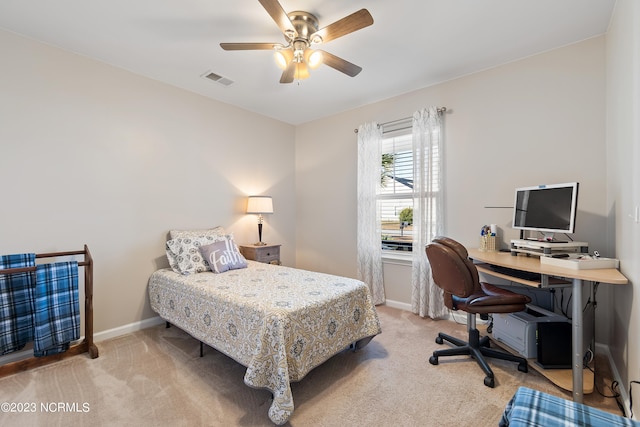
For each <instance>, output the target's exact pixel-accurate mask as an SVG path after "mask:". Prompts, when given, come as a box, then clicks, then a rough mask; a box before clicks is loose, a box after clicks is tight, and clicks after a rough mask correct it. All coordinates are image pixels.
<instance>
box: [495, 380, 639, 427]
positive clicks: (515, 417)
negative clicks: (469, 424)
mask: <svg viewBox="0 0 640 427" xmlns="http://www.w3.org/2000/svg"><path fill="white" fill-rule="evenodd" d="M498 426H499V427H507V426H508V427H523V426H524V427H538V426H540V427H601V426H602V427H619V426H635V427H639V426H640V423H639V422H637V421H633V420H630V419H629V418H624V417H621V416H620V415H616V414H612V413H609V412H605V411H602V410H600V409H596V408H592V407H590V406H587V405H584V404H582V403H576V402H573V401H571V400H566V399H562V398H560V397H556V396H552V395H550V394H547V393H543V392H541V391H537V390H532V389H530V388H527V387H520V388H519V389H518V391H517V392H516V394H514V395H513V397H512V398H511V401H510V402H509V403H508V404H507V407H506V408H505V410H504V414H503V415H502V418H501V419H500V422H499V424H498Z"/></svg>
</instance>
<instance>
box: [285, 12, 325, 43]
mask: <svg viewBox="0 0 640 427" xmlns="http://www.w3.org/2000/svg"><path fill="white" fill-rule="evenodd" d="M287 16H288V17H289V19H290V20H291V24H293V28H295V29H296V32H297V33H298V36H297V37H295V35H291V37H290V38H289V34H285V39H287V42H289V43H291V42H297V41H301V42H304V43H305V45H306V47H309V45H310V44H311V42H312V41H313V42H314V43H322V39H321V38H320V36H318V38H320V40H309V36H311V35H312V34H313V33H315V32H317V31H318V18H316V17H315V15H312V14H311V13H309V12H303V11H300V10H297V11H295V12H291V13H289V14H288V15H287Z"/></svg>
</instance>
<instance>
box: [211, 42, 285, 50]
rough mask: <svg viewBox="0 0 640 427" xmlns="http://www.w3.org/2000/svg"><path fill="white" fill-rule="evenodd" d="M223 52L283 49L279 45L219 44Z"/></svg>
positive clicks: (281, 45)
mask: <svg viewBox="0 0 640 427" xmlns="http://www.w3.org/2000/svg"><path fill="white" fill-rule="evenodd" d="M220 47H221V48H223V49H224V50H276V49H283V48H284V45H283V44H281V43H220Z"/></svg>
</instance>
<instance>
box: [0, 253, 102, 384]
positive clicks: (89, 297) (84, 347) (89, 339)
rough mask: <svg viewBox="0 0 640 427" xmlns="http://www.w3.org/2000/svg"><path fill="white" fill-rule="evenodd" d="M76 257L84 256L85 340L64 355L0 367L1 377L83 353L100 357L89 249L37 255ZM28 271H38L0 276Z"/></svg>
mask: <svg viewBox="0 0 640 427" xmlns="http://www.w3.org/2000/svg"><path fill="white" fill-rule="evenodd" d="M74 255H84V260H83V261H78V266H79V267H83V268H84V339H83V340H82V341H81V342H78V343H76V344H73V345H70V346H69V349H68V350H67V351H65V352H64V353H59V354H53V355H51V356H43V357H30V358H27V359H21V360H17V361H15V362H8V363H5V364H3V365H0V377H5V376H7V375H12V374H15V373H17V372H21V371H26V370H28V369H32V368H35V367H38V366H43V365H47V364H49V363H53V362H57V361H58V360H62V359H66V358H68V357H71V356H75V355H78V354H82V353H87V352H88V353H89V356H90V357H91V358H92V359H95V358H96V357H98V347H96V345H95V344H94V342H93V258H92V257H91V252H89V247H88V246H87V245H84V249H83V250H79V251H66V252H49V253H42V254H36V258H54V257H62V256H74ZM28 271H36V267H26V268H9V269H3V270H0V274H15V273H24V272H28Z"/></svg>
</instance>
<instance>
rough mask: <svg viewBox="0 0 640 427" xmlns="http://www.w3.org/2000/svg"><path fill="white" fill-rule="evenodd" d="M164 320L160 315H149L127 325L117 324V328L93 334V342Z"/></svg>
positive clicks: (149, 326) (147, 326)
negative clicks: (147, 317) (149, 316)
mask: <svg viewBox="0 0 640 427" xmlns="http://www.w3.org/2000/svg"><path fill="white" fill-rule="evenodd" d="M164 322H165V320H164V319H162V318H160V316H156V317H151V318H149V319H144V320H140V321H138V322H133V323H129V324H128V325H123V326H118V327H117V328H113V329H108V330H106V331H102V332H98V333H96V334H94V335H93V340H94V341H95V342H98V341H103V340H106V339H109V338H115V337H119V336H120V335H126V334H130V333H132V332H136V331H139V330H141V329H146V328H151V327H152V326H157V325H161V324H163V323H164Z"/></svg>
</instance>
